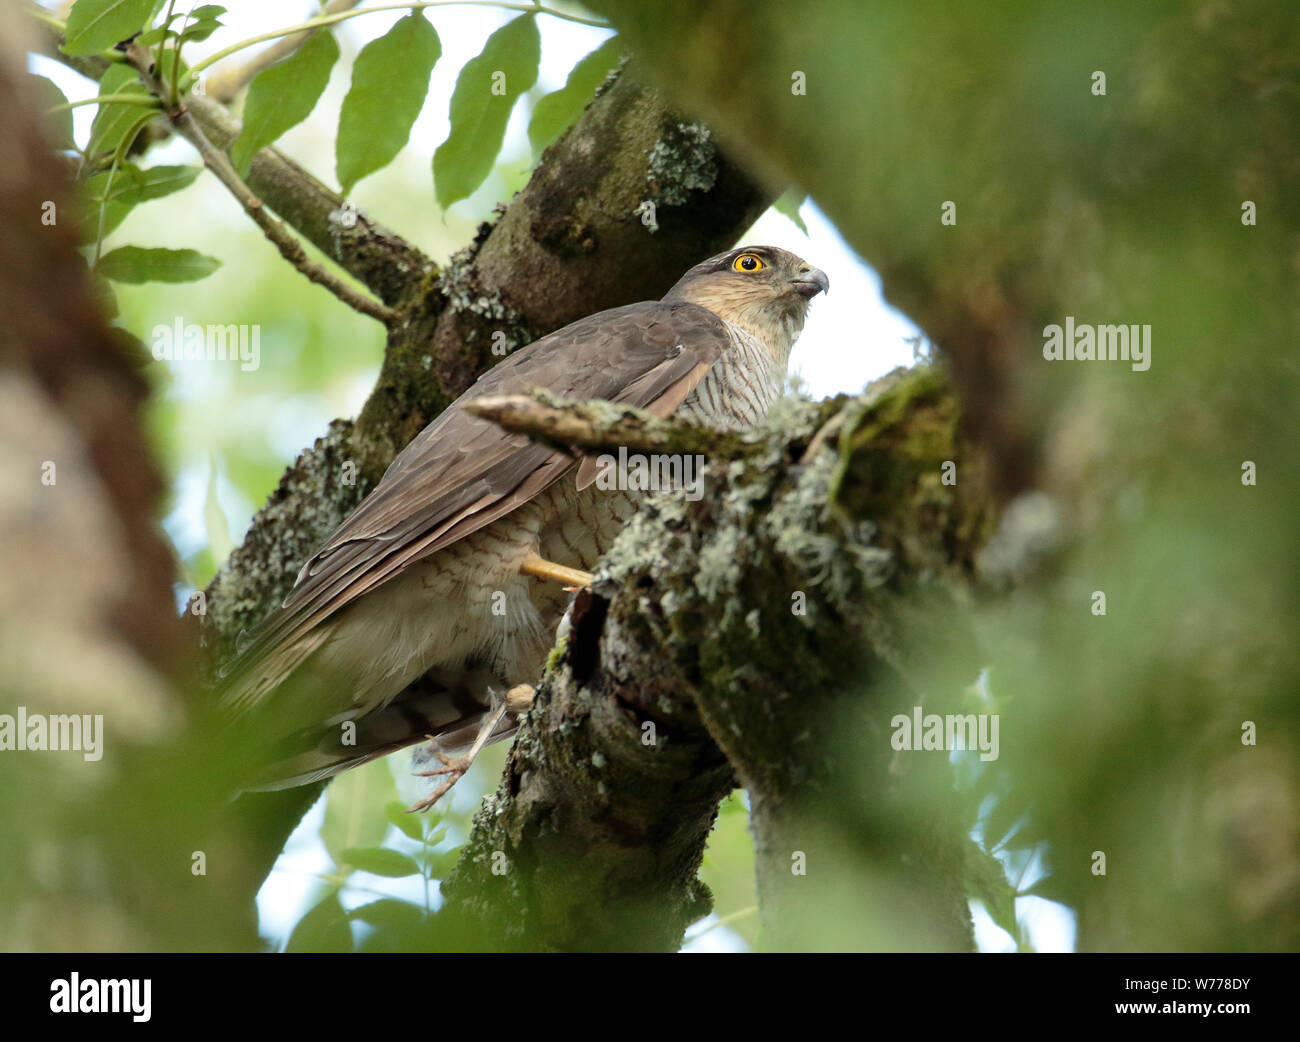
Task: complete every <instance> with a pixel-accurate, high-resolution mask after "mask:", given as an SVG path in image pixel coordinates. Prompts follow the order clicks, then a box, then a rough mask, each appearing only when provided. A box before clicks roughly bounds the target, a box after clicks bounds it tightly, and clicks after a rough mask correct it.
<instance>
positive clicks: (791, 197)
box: [772, 188, 808, 235]
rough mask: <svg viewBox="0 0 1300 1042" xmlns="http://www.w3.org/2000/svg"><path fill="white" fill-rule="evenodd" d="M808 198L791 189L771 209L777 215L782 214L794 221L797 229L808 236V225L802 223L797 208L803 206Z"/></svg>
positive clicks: (802, 193)
mask: <svg viewBox="0 0 1300 1042" xmlns="http://www.w3.org/2000/svg"><path fill="white" fill-rule="evenodd" d="M807 198H808V196H807V195H806V194H805V193H804V192H801V191H799V190H798V189H797V188H791V189H790V190H789V191H788V192H786V193H785V194H784V195H783V196H781V198H780V199H778V200H777V201H776V202H774V203H773V204H772V209H773V210H775V211H776V212H777V213H779V214H784V215H785V216H786V217H789V218H790V220H792V221H794V223H795V225H796V226H797V227H798V229H799V230H800V231H801V232H803V233H804V234H805V235H807V234H808V225H806V224H804V223H803V218H802V217H800V216H799V207H801V206H802V205H803V202H804V200H805V199H807Z"/></svg>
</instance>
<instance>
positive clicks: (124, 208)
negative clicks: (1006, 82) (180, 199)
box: [82, 163, 203, 242]
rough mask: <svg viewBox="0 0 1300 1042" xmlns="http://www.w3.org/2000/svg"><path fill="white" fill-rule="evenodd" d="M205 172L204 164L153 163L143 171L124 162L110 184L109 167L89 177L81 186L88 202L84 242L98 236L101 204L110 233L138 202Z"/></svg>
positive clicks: (172, 189)
mask: <svg viewBox="0 0 1300 1042" xmlns="http://www.w3.org/2000/svg"><path fill="white" fill-rule="evenodd" d="M202 172H203V167H201V166H151V167H150V168H149V169H148V170H141V169H140V168H139V167H138V166H136V165H135V164H134V163H122V164H119V165H118V168H117V170H116V171H115V172H114V173H113V175H112V178H111V181H112V184H111V185H110V184H109V182H110V177H109V171H107V170H105V171H103V172H102V173H98V174H95V176H94V177H90V178H88V179H87V180H86V183H85V185H83V186H82V198H83V200H84V204H85V217H84V219H83V220H82V225H83V227H84V231H83V239H82V241H90V242H93V241H94V240H95V238H96V237H97V235H98V232H99V208H100V206H101V205H102V206H104V234H105V235H107V234H108V233H109V232H111V231H112V230H113V229H114V228H116V227H117V226H118V225H119V224H121V223H122V222H123V221H124V220H125V219H126V216H127V214H129V213H130V212H131V210H132V209H134V208H135V206H136V205H137V204H139V203H142V202H145V201H147V200H149V199H161V198H162V197H163V196H165V195H171V194H172V193H173V192H179V191H180V190H181V189H182V188H188V187H189V186H190V185H191V184H193V183H194V179H195V178H196V177H198V176H199V174H201V173H202Z"/></svg>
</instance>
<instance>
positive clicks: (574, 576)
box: [519, 554, 591, 589]
mask: <svg viewBox="0 0 1300 1042" xmlns="http://www.w3.org/2000/svg"><path fill="white" fill-rule="evenodd" d="M519 574H521V575H531V576H533V577H534V578H537V579H548V580H550V581H551V582H558V583H564V585H565V587H566V588H568V589H581V588H582V587H583V586H590V585H591V572H584V571H583V570H582V569H581V568H569V567H567V566H565V565H562V564H556V563H555V562H554V561H548V560H546V559H545V558H544V557H538V556H537V554H529V555H528V556H527V557H525V558H524V563H523V564H521V565H520V566H519Z"/></svg>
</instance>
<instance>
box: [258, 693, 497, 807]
mask: <svg viewBox="0 0 1300 1042" xmlns="http://www.w3.org/2000/svg"><path fill="white" fill-rule="evenodd" d="M467 701H469V702H470V703H471V704H468V705H467V704H466V703H467ZM489 711H490V706H488V705H486V704H484V703H483V702H481V701H479V700H478V699H477V698H471V697H470V696H468V695H467V692H466V691H465V689H464V688H462V687H454V688H447V687H437V688H434V689H428V688H426V689H423V690H419V691H416V690H413V689H408V691H407V692H404V693H403V694H402V695H400V696H399V697H398V698H396V699H394V700H393V701H392V702H390V703H389V704H388V705H386V706H384V707H383V708H381V709H376V710H372V711H371V712H369V713H366V714H364V715H363V716H359V717H356V718H349V717H348V716H347V715H346V714H345V715H342V716H339V717H336V718H335V719H334V720H332V721H328V722H327V723H325V724H324V725H322V726H321V727H319V728H314V729H311V730H306V731H300V732H298V733H297V734H296V735H294V736H292V737H291V738H289V739H287V740H286V741H285V742H283V743H280V744H279V745H278V746H277V749H276V754H275V756H274V758H273V760H272V762H271V763H270V764H269V765H268V766H267V767H265V768H264V769H262V770H260V771H259V772H258V774H257V775H256V776H255V777H254V778H252V779H250V780H249V782H248V783H246V784H245V785H244V788H245V789H246V790H250V791H273V790H277V789H288V788H292V787H294V786H297V785H310V784H311V783H312V782H318V781H323V780H325V779H326V778H331V777H333V776H334V775H336V774H339V773H341V772H342V771H346V770H349V769H350V768H353V767H359V766H361V765H362V764H363V763H368V762H369V761H371V760H374V759H377V758H378V757H381V756H387V755H388V754H389V753H393V752H396V751H397V750H399V749H403V748H406V747H407V746H410V745H415V744H417V743H419V742H423V741H430V740H432V741H435V742H436V743H437V744H436V746H434V749H435V750H436V751H437V752H442V753H445V754H452V753H455V752H457V751H458V750H461V749H464V748H467V747H468V746H469V745H471V744H472V743H473V741H474V739H475V737H476V736H477V734H478V729H479V727H480V725H481V724H482V722H483V718H484V717H485V716H486V715H487V714H488V712H489ZM518 726H519V724H518V717H517V716H516V715H515V714H513V713H506V714H505V716H503V717H502V719H501V722H500V723H499V724H498V725H497V726H496V727H495V728H494V729H493V732H492V735H491V737H490V738H489V739H488V741H489V742H499V741H502V740H503V739H506V738H509V737H510V736H511V735H513V734H514V733H515V730H516V729H517V728H518Z"/></svg>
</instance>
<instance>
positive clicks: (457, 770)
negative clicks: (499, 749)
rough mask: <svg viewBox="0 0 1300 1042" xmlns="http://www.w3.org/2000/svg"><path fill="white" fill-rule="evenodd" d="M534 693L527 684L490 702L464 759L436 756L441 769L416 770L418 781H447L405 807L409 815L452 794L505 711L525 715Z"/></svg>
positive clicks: (427, 807) (461, 757) (515, 687)
mask: <svg viewBox="0 0 1300 1042" xmlns="http://www.w3.org/2000/svg"><path fill="white" fill-rule="evenodd" d="M535 694H537V692H536V691H534V690H533V688H532V686H531V685H529V684H517V685H515V686H514V687H512V688H511V689H510V690H509V691H507V692H506V693H505V696H504V697H495V698H493V699H492V702H493V705H492V711H491V712H490V713H488V715H487V716H486V717H484V718H483V723H482V724H480V725H479V729H478V737H476V738H475V739H474V744H473V745H472V746H470V749H469V752H467V753H466V754H465V755H464V756H458V757H457V758H456V759H454V760H453V759H451V757H449V756H444V755H443V754H442V753H439V754H438V759H439V760H441V761H442V766H441V767H435V768H434V769H433V770H431V771H416V772H415V774H416V776H417V777H420V778H433V777H436V776H437V775H439V774H442V775H446V781H444V782H443V783H442V784H441V785H439V786H438V788H437V789H435V790H434V791H433V792H432V793H431V794H429V795H428V796H426V797H425V798H424V799H422V800H420V801H419V802H418V803H417V804H415V806H413V807H409V808H407V813H408V814H413V813H415V812H416V811H421V810H428V809H429V808H430V807H432V806H433V805H434V804H435V803H437V802H438V801H439V800H440V799H442V798H443V796H445V795H446V794H447V793H448V792H450V791H451V788H452V786H454V785H455V784H456V783H457V782H458V781H460V780H461V778H463V777H464V776H465V772H466V771H468V770H469V769H470V767H471V766H472V765H473V763H474V760H475V758H476V757H477V756H478V754H479V753H480V752H482V751H483V746H485V745H487V741H488V739H489V738H491V737H492V732H493V731H495V730H496V726H497V724H498V723H500V721H501V718H502V717H503V716H505V714H506V713H507V712H510V713H524V712H527V711H528V709H529V708H531V706H532V704H533V696H534V695H535Z"/></svg>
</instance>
